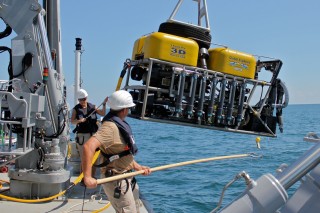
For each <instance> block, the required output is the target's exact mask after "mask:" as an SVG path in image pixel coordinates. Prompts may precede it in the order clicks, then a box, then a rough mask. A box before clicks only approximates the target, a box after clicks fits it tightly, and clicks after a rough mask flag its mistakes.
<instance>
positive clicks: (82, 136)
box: [71, 89, 108, 159]
mask: <svg viewBox="0 0 320 213" xmlns="http://www.w3.org/2000/svg"><path fill="white" fill-rule="evenodd" d="M107 100H108V98H105V100H104V102H103V104H102V105H103V107H102V109H97V107H96V106H95V105H94V104H91V103H89V102H88V93H87V91H85V90H84V89H80V90H79V91H78V101H79V103H78V104H77V105H76V106H75V107H74V108H73V110H72V116H71V123H72V124H74V125H76V131H75V132H76V142H77V148H78V150H79V154H80V159H82V152H83V151H82V149H83V144H84V143H86V141H87V140H88V139H89V138H90V137H91V136H92V135H93V134H94V133H96V132H97V130H98V125H97V114H98V115H101V116H104V115H105V114H106V102H107Z"/></svg>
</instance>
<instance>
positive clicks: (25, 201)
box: [0, 150, 100, 203]
mask: <svg viewBox="0 0 320 213" xmlns="http://www.w3.org/2000/svg"><path fill="white" fill-rule="evenodd" d="M99 154H100V150H99V151H97V152H96V153H95V154H94V156H93V160H92V165H93V164H94V162H95V161H96V160H97V158H98V156H99ZM82 178H83V173H81V174H80V175H79V177H77V179H76V180H75V181H74V182H73V183H72V184H73V185H74V186H75V185H77V184H78V183H79V182H80V181H81V180H82ZM66 191H67V189H66V190H63V191H61V192H60V193H58V194H56V195H53V196H50V197H47V198H41V199H20V198H15V197H10V196H6V195H3V194H0V198H1V199H6V200H10V201H14V202H19V203H41V202H46V201H50V200H53V199H55V198H57V197H59V196H61V195H63V194H64V193H66Z"/></svg>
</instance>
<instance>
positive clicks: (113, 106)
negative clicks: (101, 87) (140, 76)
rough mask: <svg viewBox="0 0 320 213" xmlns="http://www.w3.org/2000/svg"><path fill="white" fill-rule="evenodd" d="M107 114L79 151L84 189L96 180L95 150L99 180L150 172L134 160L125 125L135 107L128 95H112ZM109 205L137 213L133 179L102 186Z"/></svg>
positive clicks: (128, 128) (118, 93)
mask: <svg viewBox="0 0 320 213" xmlns="http://www.w3.org/2000/svg"><path fill="white" fill-rule="evenodd" d="M107 104H108V105H109V106H110V112H109V113H108V114H107V115H106V116H105V117H104V118H103V120H102V125H101V127H100V128H99V130H98V131H97V133H96V134H94V135H93V136H92V137H91V138H90V139H89V140H88V142H87V143H85V144H84V147H83V162H82V167H83V174H84V178H83V181H84V184H85V185H86V186H87V187H88V188H94V187H96V186H97V180H96V179H94V178H93V177H92V174H91V168H92V166H91V165H92V159H93V156H94V153H95V151H96V149H98V148H99V149H100V150H101V154H102V155H103V163H101V164H100V166H103V167H101V177H102V178H106V177H111V176H115V175H121V174H124V173H128V172H131V171H132V170H135V171H140V170H144V173H143V175H149V174H150V173H151V170H150V168H149V167H147V166H142V165H140V164H138V163H137V162H136V161H135V160H134V155H135V154H136V153H137V151H138V149H137V146H136V144H135V141H134V137H133V135H132V131H131V127H130V126H129V124H128V123H127V122H126V121H125V118H126V116H127V115H128V113H129V110H130V108H131V107H133V106H135V104H134V103H133V100H132V96H131V94H130V93H129V92H127V91H124V90H119V91H116V92H114V93H113V94H112V95H111V96H110V97H109V100H108V102H107ZM102 186H103V189H104V191H105V193H106V195H107V196H108V199H109V201H110V202H111V204H112V206H113V207H114V209H115V210H116V212H130V213H135V212H139V205H138V204H139V203H138V202H139V187H138V184H136V183H135V179H134V178H132V177H131V178H125V179H121V180H116V181H112V182H107V183H104V184H102Z"/></svg>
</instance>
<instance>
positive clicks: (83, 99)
mask: <svg viewBox="0 0 320 213" xmlns="http://www.w3.org/2000/svg"><path fill="white" fill-rule="evenodd" d="M78 100H79V101H85V100H87V98H80V99H78Z"/></svg>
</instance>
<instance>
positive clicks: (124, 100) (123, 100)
mask: <svg viewBox="0 0 320 213" xmlns="http://www.w3.org/2000/svg"><path fill="white" fill-rule="evenodd" d="M108 105H109V106H110V108H111V109H113V110H120V109H125V108H130V107H134V106H135V104H134V103H133V99H132V96H131V94H130V93H129V92H127V91H125V90H118V91H115V92H114V93H112V95H111V96H110V97H109V99H108Z"/></svg>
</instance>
